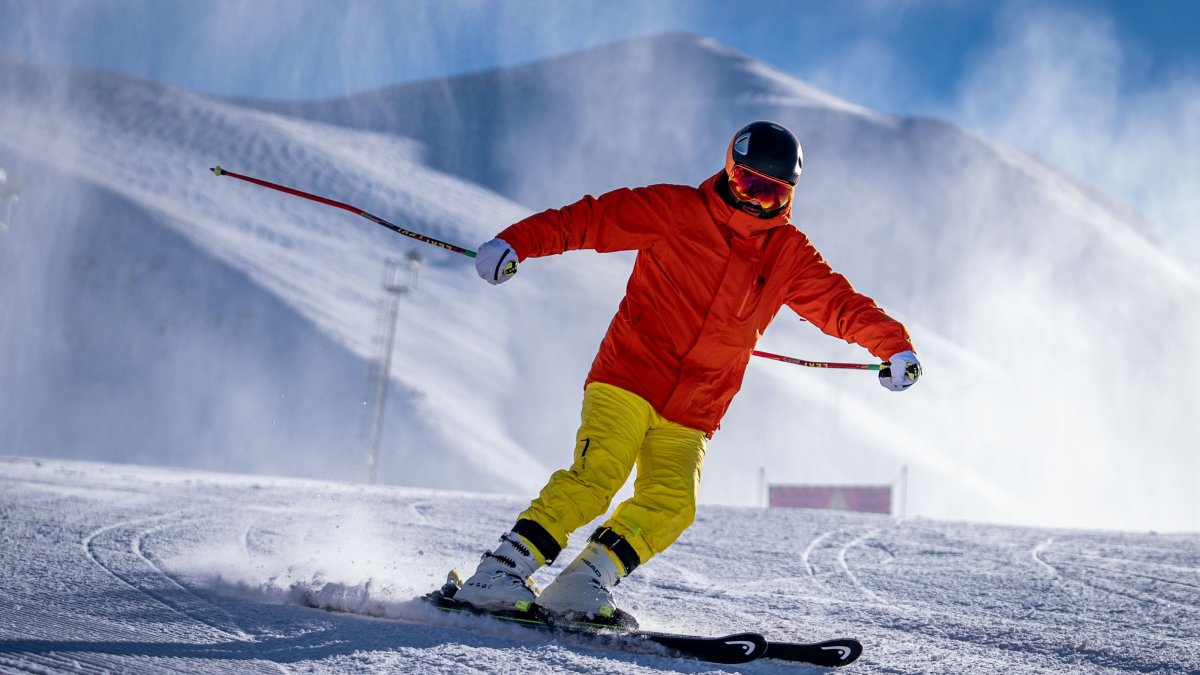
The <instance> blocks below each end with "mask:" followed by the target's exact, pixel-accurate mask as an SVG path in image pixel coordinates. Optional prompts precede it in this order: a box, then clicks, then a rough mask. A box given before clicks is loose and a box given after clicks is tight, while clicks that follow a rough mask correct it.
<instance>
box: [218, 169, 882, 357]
mask: <svg viewBox="0 0 1200 675" xmlns="http://www.w3.org/2000/svg"><path fill="white" fill-rule="evenodd" d="M209 171H212V172H213V175H214V176H218V177H219V176H229V177H230V178H237V179H238V180H244V181H246V182H247V183H254V184H255V185H261V186H262V187H265V188H271V189H272V190H278V191H280V192H283V193H286V194H289V195H294V196H296V197H303V198H304V199H309V200H312V201H314V202H318V203H321V204H326V205H328V206H335V207H337V208H339V209H342V210H344V211H349V212H350V213H353V214H354V215H357V216H362V217H363V218H366V219H367V220H369V221H371V222H373V223H376V224H378V225H382V226H384V227H386V228H387V229H389V230H391V231H393V232H395V233H397V234H402V235H404V236H406V237H410V238H412V239H416V240H417V241H420V242H424V243H426V244H430V245H432V246H437V247H439V248H444V249H446V250H447V251H453V252H455V253H458V254H461V255H465V256H467V257H468V258H474V257H475V251H471V250H469V249H465V248H462V247H461V246H455V245H454V244H447V243H446V242H444V241H439V240H437V239H434V238H433V237H427V236H425V235H423V234H420V233H418V232H413V231H412V230H407V229H405V228H403V227H400V226H399V225H395V224H393V223H389V222H388V221H386V220H384V219H382V218H380V217H379V216H375V215H372V214H370V213H368V212H366V211H363V210H362V209H360V208H358V207H357V206H351V205H350V204H346V203H344V202H339V201H336V200H333V199H329V198H327V197H322V196H320V195H314V194H311V193H308V192H304V191H302V190H297V189H295V188H290V187H287V186H286V185H280V184H278V183H272V182H270V181H265V180H262V179H261V178H254V177H251V176H246V175H243V174H240V173H235V172H233V171H228V170H226V169H224V168H222V167H221V166H220V165H217V166H214V167H212V168H210V169H209ZM754 355H755V356H760V357H762V358H765V359H772V360H775V361H782V362H784V363H791V364H795V365H797V366H808V367H810V368H841V369H851V370H883V369H884V368H886V367H887V365H888V364H886V363H829V362H826V361H805V360H804V359H795V358H792V357H790V356H780V355H779V354H771V353H768V352H760V351H755V352H754Z"/></svg>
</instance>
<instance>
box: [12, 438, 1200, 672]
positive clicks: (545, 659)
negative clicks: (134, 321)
mask: <svg viewBox="0 0 1200 675" xmlns="http://www.w3.org/2000/svg"><path fill="white" fill-rule="evenodd" d="M0 495H3V496H2V497H0V536H2V540H3V549H2V550H3V553H2V554H0V557H2V559H3V560H2V562H3V568H2V569H3V570H4V572H5V583H4V584H3V586H2V587H0V670H14V671H33V672H82V673H91V672H111V671H114V670H116V671H154V672H190V673H196V672H199V673H223V672H239V673H241V672H271V673H278V672H292V671H295V670H302V671H305V672H315V673H323V672H380V671H390V672H414V673H428V672H445V673H455V672H485V673H489V672H490V673H508V672H517V671H520V672H526V673H535V674H536V673H557V672H588V673H626V672H632V673H663V672H684V673H702V672H703V673H707V672H746V673H784V672H789V673H796V672H821V671H820V669H812V668H806V667H796V666H794V665H787V664H783V663H777V662H773V661H770V660H763V661H758V662H754V663H751V664H748V665H745V666H738V667H722V666H716V665H713V664H704V663H699V662H695V661H687V660H682V659H678V658H674V657H671V656H670V655H669V654H666V653H663V652H659V651H655V650H653V649H650V650H647V651H646V652H645V653H636V654H634V653H624V652H619V651H613V650H611V649H605V648H602V647H600V646H598V645H596V644H592V643H588V642H586V641H582V640H574V639H551V638H550V637H549V636H546V635H542V634H538V633H535V632H532V631H527V630H525V629H522V628H520V627H515V626H510V625H503V624H497V623H493V622H487V621H480V620H478V619H475V618H472V617H450V616H444V615H441V614H439V613H436V612H434V611H432V610H430V609H429V608H427V607H424V606H423V605H421V604H420V603H419V602H417V601H414V600H413V598H414V597H415V596H416V595H419V594H421V593H424V592H426V591H428V590H429V589H431V588H433V587H436V586H437V585H438V584H440V582H441V579H442V577H443V576H444V574H445V571H446V570H447V569H449V568H450V567H459V568H460V569H461V568H464V567H469V565H470V564H471V563H472V561H473V560H474V559H475V558H476V557H477V556H478V554H479V552H480V551H481V550H482V549H483V548H485V547H487V546H488V545H489V544H490V543H491V542H492V540H493V539H494V538H495V536H496V535H497V533H498V532H499V531H501V530H502V528H504V527H506V526H507V525H508V524H509V520H510V518H511V516H512V515H513V514H514V513H516V512H517V511H518V510H519V508H520V507H521V506H522V503H521V502H520V501H518V500H512V499H506V498H500V497H485V496H473V495H469V494H465V493H448V492H432V491H429V490H411V489H405V488H390V489H389V488H368V487H364V486H353V485H337V484H329V483H320V482H315V481H296V480H285V479H268V478H261V479H260V478H249V477H245V476H225V475H218V474H203V473H195V472H186V471H172V470H160V469H149V468H139V467H119V466H116V465H103V464H83V463H72V462H35V461H30V460H20V459H0ZM581 545H582V543H581V542H579V541H573V542H572V546H570V547H568V551H567V554H566V555H564V557H568V556H569V555H572V554H573V552H574V551H575V550H577V548H578V547H579V546H581ZM539 574H544V573H539ZM548 579H549V576H546V577H544V578H540V580H541V581H542V582H543V583H544V582H545V581H547V580H548ZM617 595H618V598H619V600H620V601H621V602H622V604H623V605H624V606H626V607H627V608H629V609H631V610H632V611H634V612H635V613H636V614H637V615H638V616H639V617H640V618H641V619H642V622H643V624H644V625H645V626H646V627H647V628H651V629H656V630H668V631H677V632H697V633H707V634H721V633H726V632H733V631H737V630H758V631H761V632H763V633H765V634H767V635H768V637H774V638H776V639H799V640H815V639H823V638H828V637H835V636H838V635H850V636H854V637H858V638H859V639H861V640H862V641H863V643H864V644H865V646H866V652H865V653H864V655H863V657H862V658H861V659H860V661H859V662H858V663H857V664H855V665H854V666H852V667H851V669H850V670H849V671H847V672H864V673H872V672H874V673H897V672H899V673H909V672H912V673H918V672H919V673H927V672H945V673H963V672H972V673H1020V672H1084V673H1092V672H1101V673H1104V672H1113V673H1116V672H1163V673H1183V672H1200V649H1198V648H1197V646H1196V644H1195V642H1196V640H1195V636H1196V634H1197V633H1198V632H1200V611H1198V610H1200V536H1197V535H1154V534H1126V533H1116V532H1083V531H1053V532H1050V531H1045V530H1031V529H1022V528H1012V527H991V526H980V525H969V524H963V523H939V522H931V521H911V520H908V521H896V520H892V519H889V518H886V517H880V516H874V515H862V514H846V513H837V512H822V511H787V510H770V511H763V510H760V509H736V508H702V509H701V511H700V514H699V515H698V517H697V522H696V524H695V525H694V526H693V528H692V529H691V530H689V531H688V532H687V533H685V535H684V537H682V538H681V539H680V541H679V542H678V543H677V544H676V546H674V547H672V548H671V549H670V550H668V551H667V552H665V553H664V554H662V555H661V556H659V557H658V558H656V559H655V560H653V561H650V562H649V563H647V564H646V565H644V566H643V567H642V568H641V569H640V570H639V571H638V572H637V573H636V574H634V575H632V576H631V577H630V578H628V579H626V580H625V581H624V582H623V583H622V584H621V585H620V586H619V587H618V589H617ZM313 607H320V608H322V609H325V610H329V611H321V610H319V609H314V608H313Z"/></svg>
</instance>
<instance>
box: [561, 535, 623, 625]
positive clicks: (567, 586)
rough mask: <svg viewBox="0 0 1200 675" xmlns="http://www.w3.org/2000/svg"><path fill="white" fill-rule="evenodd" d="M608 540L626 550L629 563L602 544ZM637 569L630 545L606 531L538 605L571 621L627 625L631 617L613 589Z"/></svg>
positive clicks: (593, 536) (582, 552) (563, 573)
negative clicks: (618, 602) (618, 622)
mask: <svg viewBox="0 0 1200 675" xmlns="http://www.w3.org/2000/svg"><path fill="white" fill-rule="evenodd" d="M605 540H611V541H612V543H614V544H616V545H617V547H618V548H620V549H622V550H626V559H627V560H628V562H623V561H622V557H621V556H620V555H618V554H617V553H614V552H613V550H612V549H611V548H609V547H608V546H606V545H605V544H602V543H600V542H601V541H605ZM629 556H633V557H632V558H629ZM636 566H637V554H636V553H634V552H633V548H632V547H631V546H630V545H629V543H628V542H626V541H625V540H624V539H623V538H620V537H617V536H616V534H615V533H613V532H612V530H608V529H606V528H602V529H601V530H598V531H597V533H596V534H594V535H592V538H591V539H590V540H589V541H588V545H587V546H586V547H584V549H583V551H581V552H580V553H579V556H578V557H576V558H575V560H573V561H572V562H571V564H570V565H567V567H566V569H564V570H563V571H562V572H561V573H560V574H559V575H558V578H556V579H555V580H554V582H553V583H551V584H550V585H549V586H547V587H546V590H545V591H544V592H543V593H542V594H541V596H540V597H539V598H538V601H537V604H538V605H539V606H540V607H542V608H543V609H545V610H546V611H548V612H551V613H553V614H557V615H559V616H562V617H566V618H567V619H571V620H576V621H582V620H598V621H602V622H607V621H614V620H619V621H620V622H622V623H623V622H626V621H628V620H630V619H631V617H628V615H626V614H624V613H623V612H620V610H618V609H617V604H616V603H615V602H614V601H613V596H612V591H610V590H609V588H611V587H612V586H615V585H616V584H617V583H618V582H619V581H620V580H621V577H624V576H626V575H627V574H628V573H629V572H632V571H633V568H634V567H636Z"/></svg>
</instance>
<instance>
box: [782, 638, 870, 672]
mask: <svg viewBox="0 0 1200 675" xmlns="http://www.w3.org/2000/svg"><path fill="white" fill-rule="evenodd" d="M862 650H863V648H862V643H860V642H859V641H858V640H855V639H853V638H837V639H835V640H825V641H823V642H780V641H776V640H768V641H767V653H766V654H764V655H763V656H762V657H761V658H766V659H778V660H780V661H797V662H799V663H811V664H812V665H815V666H824V667H826V668H839V667H841V666H848V665H850V664H851V663H854V661H855V660H856V659H858V657H859V656H861V655H862Z"/></svg>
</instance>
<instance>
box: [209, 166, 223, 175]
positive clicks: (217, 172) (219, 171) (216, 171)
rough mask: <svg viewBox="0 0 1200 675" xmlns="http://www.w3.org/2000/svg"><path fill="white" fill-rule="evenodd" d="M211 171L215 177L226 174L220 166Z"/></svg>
mask: <svg viewBox="0 0 1200 675" xmlns="http://www.w3.org/2000/svg"><path fill="white" fill-rule="evenodd" d="M209 171H211V172H213V175H215V176H220V175H221V174H223V173H225V169H222V168H221V165H220V164H218V165H216V166H214V167H213V168H211V169H209Z"/></svg>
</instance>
